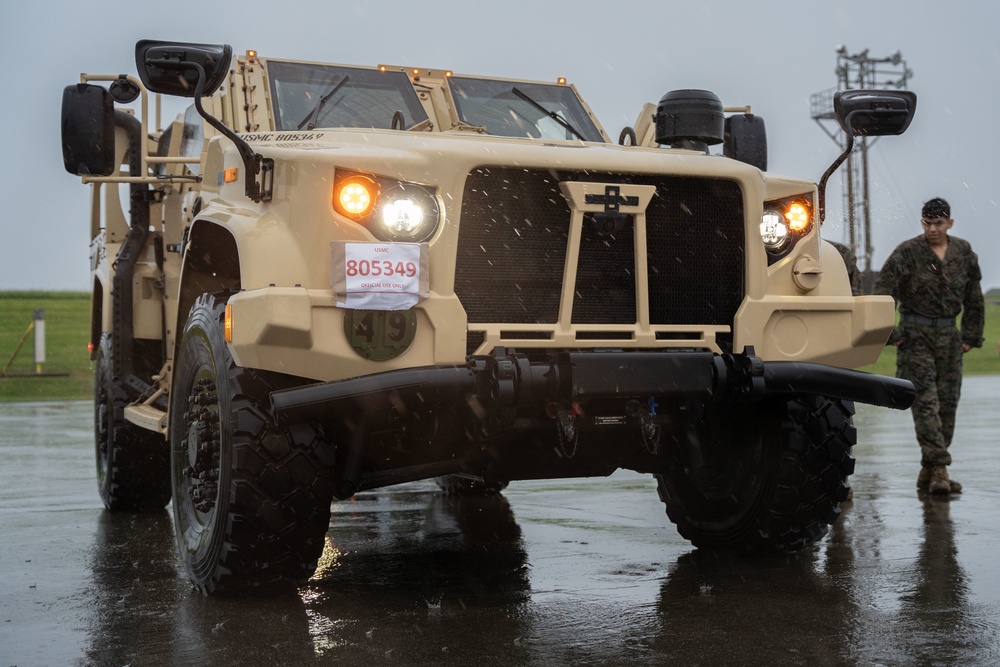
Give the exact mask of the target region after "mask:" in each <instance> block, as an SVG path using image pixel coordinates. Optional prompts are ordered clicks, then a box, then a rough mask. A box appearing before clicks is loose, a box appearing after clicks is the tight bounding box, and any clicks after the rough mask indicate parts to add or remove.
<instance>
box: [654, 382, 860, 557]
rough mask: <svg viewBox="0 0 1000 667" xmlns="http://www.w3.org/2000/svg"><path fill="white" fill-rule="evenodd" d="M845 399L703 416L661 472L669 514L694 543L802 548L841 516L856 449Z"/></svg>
mask: <svg viewBox="0 0 1000 667" xmlns="http://www.w3.org/2000/svg"><path fill="white" fill-rule="evenodd" d="M853 414H854V404H853V403H851V402H849V401H838V400H828V399H824V398H821V397H812V396H810V397H799V398H795V399H793V400H790V401H787V402H785V401H776V402H768V403H765V404H763V405H760V406H754V407H753V408H746V409H740V410H735V409H733V408H730V409H728V410H721V409H720V410H717V411H716V412H706V415H705V417H704V419H703V420H701V423H700V424H699V427H698V428H697V429H694V430H693V432H692V433H691V434H690V437H688V438H681V439H680V440H679V441H678V442H677V443H676V444H675V445H674V446H673V447H672V448H671V457H672V461H671V468H670V472H669V473H667V474H664V475H657V476H656V481H657V491H658V492H659V495H660V499H661V500H662V501H663V502H664V503H665V504H666V509H667V516H668V517H669V518H670V520H671V521H673V522H674V523H675V524H676V525H677V530H678V532H680V534H681V535H682V536H683V537H685V538H687V539H689V540H691V542H692V543H693V544H694V545H695V546H697V547H708V548H725V549H740V550H745V551H752V552H768V551H796V550H799V549H802V548H804V547H806V546H809V545H810V544H813V543H814V542H816V541H817V540H819V539H820V538H822V537H823V536H824V535H825V534H826V532H827V528H828V527H829V525H830V524H831V523H833V522H834V521H835V520H836V519H837V516H838V515H839V514H840V502H841V501H843V500H844V499H845V498H846V497H847V494H848V492H849V491H850V486H849V485H848V484H847V478H848V476H850V475H851V474H852V473H853V472H854V457H853V456H851V448H852V447H853V446H854V445H855V444H856V443H857V432H856V431H855V429H854V424H853V422H852V415H853Z"/></svg>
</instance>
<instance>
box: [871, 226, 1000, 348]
mask: <svg viewBox="0 0 1000 667" xmlns="http://www.w3.org/2000/svg"><path fill="white" fill-rule="evenodd" d="M981 279H982V274H981V273H980V270H979V258H978V257H976V253H974V252H973V251H972V246H971V245H969V242H968V241H965V240H964V239H960V238H956V237H954V236H949V237H948V250H947V251H946V252H945V256H944V261H941V259H939V258H938V256H937V255H936V254H935V253H934V250H933V249H932V248H931V247H930V244H928V242H927V239H926V238H925V237H924V236H923V235H920V236H917V237H916V238H912V239H910V240H909V241H903V242H902V243H900V244H899V245H898V246H897V247H896V249H895V250H893V251H892V254H891V255H889V259H887V260H886V261H885V264H884V265H883V266H882V271H881V273H880V274H879V277H878V282H877V283H876V284H875V293H876V294H890V295H892V297H893V298H894V299H895V300H896V304H897V305H898V306H899V312H900V314H902V315H905V314H910V315H918V316H921V317H946V318H950V317H957V316H958V314H959V313H961V314H962V342H963V343H966V344H968V345H971V346H972V347H981V346H982V344H983V319H984V316H985V312H984V309H985V307H984V305H983V291H982V288H981V287H980V285H979V281H980V280H981ZM898 339H899V331H898V329H897V330H895V331H893V333H892V336H891V337H890V338H889V342H890V343H893V342H895V341H896V340H898Z"/></svg>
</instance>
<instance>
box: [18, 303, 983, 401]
mask: <svg viewBox="0 0 1000 667" xmlns="http://www.w3.org/2000/svg"><path fill="white" fill-rule="evenodd" d="M36 308H42V309H44V310H45V334H46V335H45V339H46V341H45V352H46V354H45V357H46V361H45V363H44V364H43V365H42V371H43V372H64V373H69V375H68V376H66V377H0V401H54V400H68V399H85V398H90V397H91V396H92V394H93V386H94V385H93V368H92V366H91V362H90V354H89V352H88V351H87V343H88V342H89V341H88V338H89V332H90V298H89V295H88V294H87V293H86V292H0V368H3V367H4V366H6V365H7V363H8V361H10V359H11V355H13V354H14V350H15V349H16V348H17V344H18V341H20V340H21V337H22V336H23V335H24V333H25V331H26V329H27V328H28V325H30V324H31V322H32V320H33V317H34V311H35V309H36ZM998 338H1000V299H998V298H996V297H993V296H991V297H988V298H987V304H986V343H985V344H984V345H983V347H982V348H979V349H975V350H972V351H971V352H969V353H968V354H966V355H965V372H966V374H969V375H988V374H996V373H1000V357H998V355H997V339H998ZM33 342H34V336H33V335H30V334H29V336H28V338H27V340H26V341H25V342H24V345H23V346H22V347H21V350H20V352H19V353H18V354H17V356H16V358H14V360H13V362H12V363H11V364H10V367H9V368H8V372H9V373H11V374H15V373H17V374H24V373H34V372H35V363H34V348H33ZM862 370H866V371H869V372H871V373H880V374H882V375H895V373H896V348H894V347H889V348H886V350H885V351H884V352H883V353H882V356H880V357H879V360H878V362H877V363H875V364H872V365H871V366H866V367H865V368H863V369H862Z"/></svg>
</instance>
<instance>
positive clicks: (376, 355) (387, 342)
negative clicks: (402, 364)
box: [344, 308, 417, 361]
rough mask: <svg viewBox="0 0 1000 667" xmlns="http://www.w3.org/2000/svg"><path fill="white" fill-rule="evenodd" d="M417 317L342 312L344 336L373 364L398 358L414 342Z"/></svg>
mask: <svg viewBox="0 0 1000 667" xmlns="http://www.w3.org/2000/svg"><path fill="white" fill-rule="evenodd" d="M416 331H417V316H416V315H415V314H414V312H413V311H412V310H357V309H353V308H352V309H348V310H346V311H345V312H344V333H345V334H346V335H347V340H348V341H350V343H351V347H353V348H354V349H355V350H356V351H357V352H358V354H360V355H361V356H362V357H365V358H367V359H371V360H372V361H386V360H388V359H393V358H394V357H398V356H399V355H401V354H402V353H403V352H406V350H407V348H409V347H410V344H411V343H412V342H413V336H414V334H416Z"/></svg>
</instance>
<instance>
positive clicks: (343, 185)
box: [333, 170, 441, 243]
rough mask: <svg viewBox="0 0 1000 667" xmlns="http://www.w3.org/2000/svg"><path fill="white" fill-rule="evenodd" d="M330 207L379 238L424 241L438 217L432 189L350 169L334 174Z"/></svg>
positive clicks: (428, 236) (435, 228)
mask: <svg viewBox="0 0 1000 667" xmlns="http://www.w3.org/2000/svg"><path fill="white" fill-rule="evenodd" d="M333 208H334V210H336V211H337V212H338V213H340V214H341V215H343V216H346V217H348V218H350V219H351V220H354V221H355V222H357V223H359V224H361V225H364V226H365V227H366V228H367V229H368V231H370V232H371V233H372V234H373V235H374V236H375V237H376V238H378V239H379V240H380V241H398V242H408V243H419V242H421V241H426V240H427V239H429V238H430V237H431V236H433V235H434V232H435V231H437V228H438V223H439V222H440V217H441V214H440V208H439V206H438V200H437V196H436V194H435V190H434V188H432V187H430V186H426V185H420V184H419V183H409V182H406V181H399V180H396V179H392V178H387V177H384V176H376V175H372V174H364V173H360V172H351V171H339V170H338V171H337V172H336V174H335V176H334V179H333Z"/></svg>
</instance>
